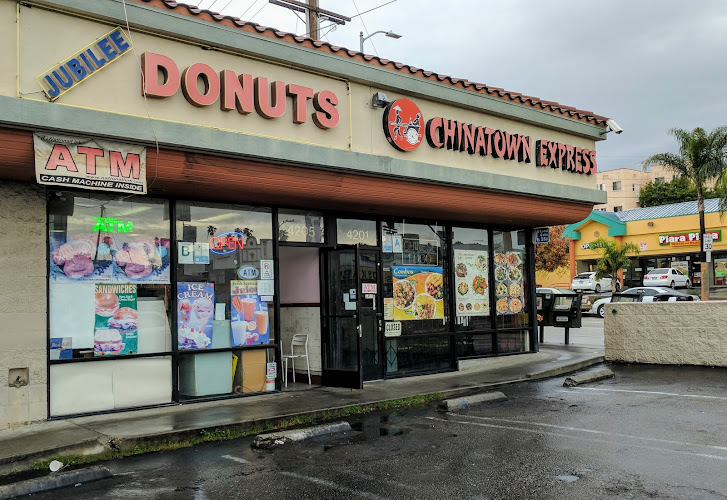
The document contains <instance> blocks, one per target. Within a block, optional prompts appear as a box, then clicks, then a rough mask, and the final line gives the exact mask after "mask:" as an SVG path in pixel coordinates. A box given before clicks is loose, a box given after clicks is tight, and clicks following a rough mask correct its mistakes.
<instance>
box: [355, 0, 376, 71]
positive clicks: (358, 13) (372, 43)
mask: <svg viewBox="0 0 727 500" xmlns="http://www.w3.org/2000/svg"><path fill="white" fill-rule="evenodd" d="M351 2H353V6H354V8H355V9H356V12H357V15H356V16H354V17H361V12H360V11H359V10H358V5H356V0H351ZM352 19H353V18H352ZM361 24H363V27H364V31H366V36H367V37H369V38H370V37H371V35H370V34H369V29H368V28H367V27H366V23H365V22H364V20H363V17H361ZM371 46H372V47H373V48H374V53H375V54H376V57H379V51H378V50H376V45H374V41H373V40H371Z"/></svg>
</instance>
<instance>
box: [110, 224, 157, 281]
mask: <svg viewBox="0 0 727 500" xmlns="http://www.w3.org/2000/svg"><path fill="white" fill-rule="evenodd" d="M115 243H116V250H115V252H114V281H116V282H129V281H130V282H132V283H158V284H165V285H168V284H169V273H170V267H171V266H170V260H169V257H170V256H169V238H160V237H156V236H132V235H127V234H124V233H118V234H116V238H115Z"/></svg>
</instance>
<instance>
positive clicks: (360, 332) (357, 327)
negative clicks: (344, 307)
mask: <svg viewBox="0 0 727 500" xmlns="http://www.w3.org/2000/svg"><path fill="white" fill-rule="evenodd" d="M356 330H357V331H358V336H359V338H362V337H363V333H362V331H361V325H356Z"/></svg>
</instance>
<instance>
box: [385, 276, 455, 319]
mask: <svg viewBox="0 0 727 500" xmlns="http://www.w3.org/2000/svg"><path fill="white" fill-rule="evenodd" d="M391 272H392V276H393V279H394V283H393V288H394V297H393V298H394V320H396V321H407V320H422V319H442V318H444V277H443V276H442V268H441V267H434V266H393V267H392V268H391Z"/></svg>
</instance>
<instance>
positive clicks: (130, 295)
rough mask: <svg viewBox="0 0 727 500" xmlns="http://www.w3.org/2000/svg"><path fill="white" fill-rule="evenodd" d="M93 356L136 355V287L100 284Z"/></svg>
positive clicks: (128, 284) (97, 285)
mask: <svg viewBox="0 0 727 500" xmlns="http://www.w3.org/2000/svg"><path fill="white" fill-rule="evenodd" d="M94 291H95V292H96V316H95V317H96V319H95V323H94V329H93V355H94V356H114V355H120V354H136V353H137V341H138V336H137V318H138V312H137V309H136V285H134V284H130V283H125V284H110V283H97V284H96V286H95V290H94Z"/></svg>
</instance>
